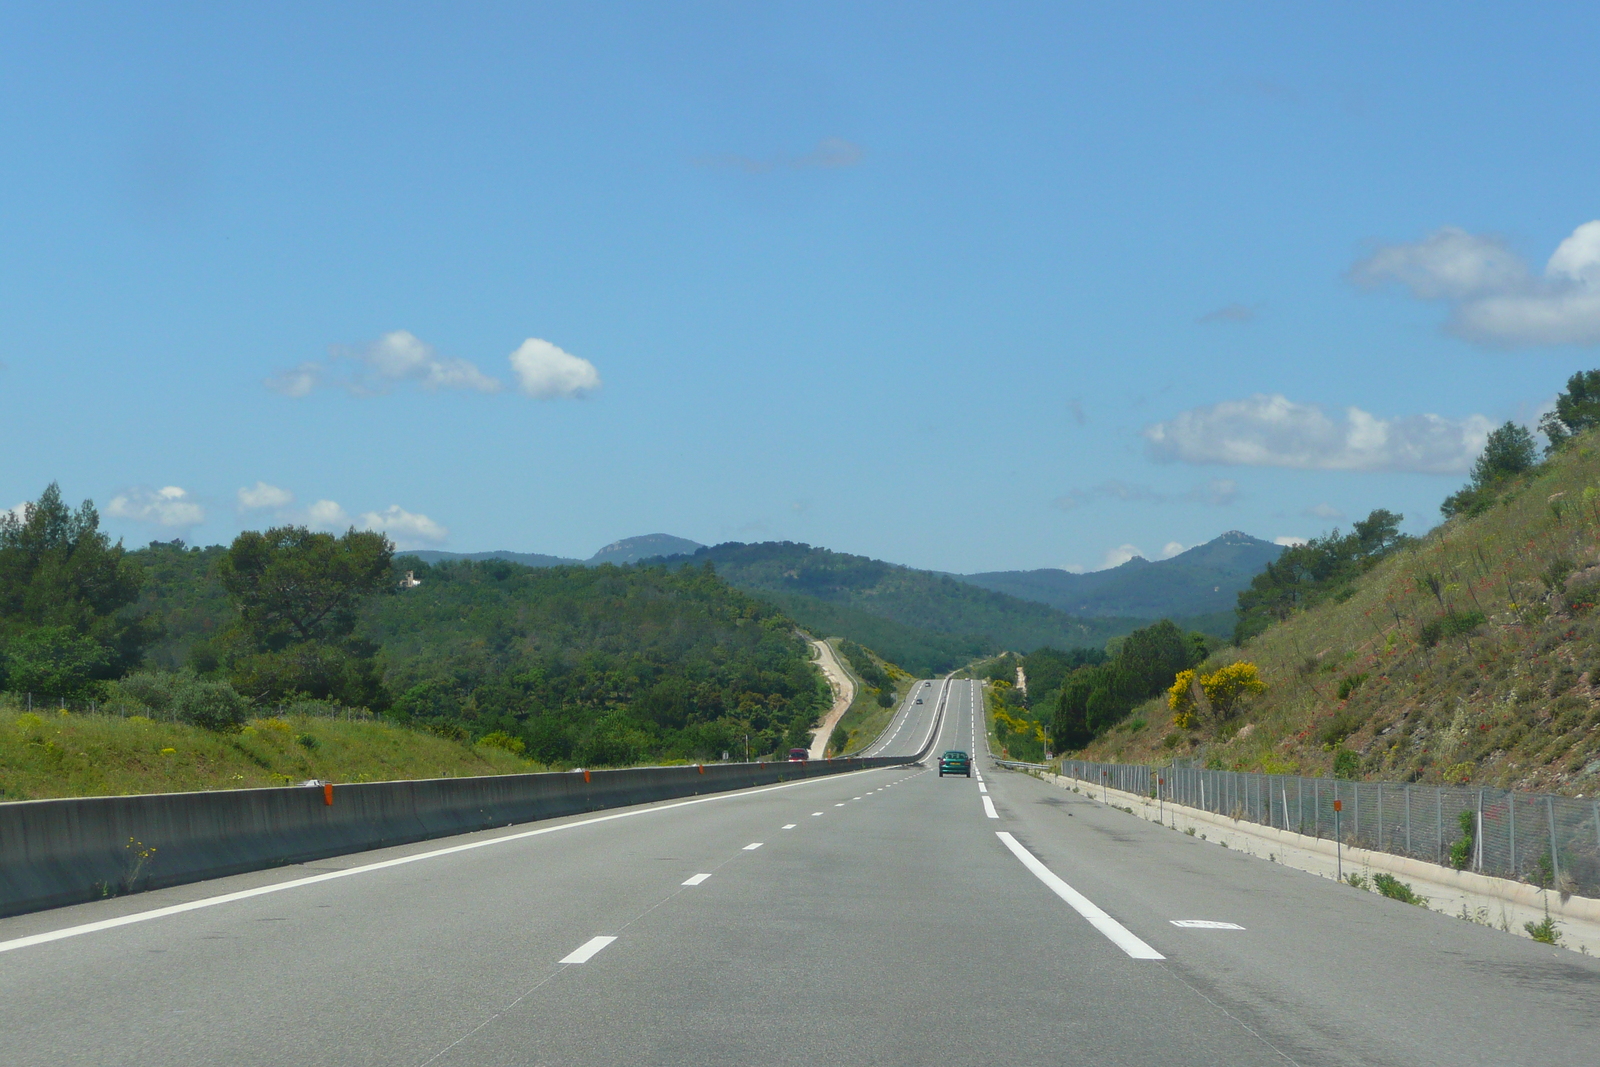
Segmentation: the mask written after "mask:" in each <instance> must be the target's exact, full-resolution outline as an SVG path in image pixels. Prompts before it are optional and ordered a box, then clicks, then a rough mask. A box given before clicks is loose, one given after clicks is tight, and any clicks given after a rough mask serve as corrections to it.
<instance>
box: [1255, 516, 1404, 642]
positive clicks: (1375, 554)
mask: <svg viewBox="0 0 1600 1067" xmlns="http://www.w3.org/2000/svg"><path fill="white" fill-rule="evenodd" d="M1404 518H1405V516H1404V515H1397V514H1395V513H1394V512H1392V511H1386V510H1384V509H1382V508H1379V509H1377V510H1375V511H1373V512H1372V513H1371V514H1370V515H1368V516H1367V517H1366V518H1364V519H1360V520H1358V521H1356V522H1355V523H1353V524H1352V526H1351V530H1350V532H1349V533H1347V534H1341V533H1340V532H1339V531H1338V530H1334V531H1333V532H1332V533H1330V534H1329V535H1328V536H1326V537H1318V538H1313V539H1312V540H1310V541H1307V542H1306V543H1305V544H1303V545H1294V546H1291V547H1290V548H1288V549H1286V550H1285V551H1284V553H1283V555H1281V556H1279V557H1278V558H1277V559H1276V560H1274V561H1272V562H1271V563H1269V564H1267V566H1266V568H1265V569H1264V570H1262V572H1261V573H1260V574H1258V575H1256V576H1255V578H1253V579H1252V580H1251V582H1250V586H1249V588H1247V589H1242V590H1240V591H1239V607H1238V621H1237V623H1235V625H1234V633H1233V639H1234V643H1235V644H1240V645H1242V644H1244V642H1245V641H1247V640H1249V639H1250V638H1252V637H1254V636H1255V635H1256V634H1258V633H1261V632H1262V631H1263V630H1265V629H1266V628H1267V627H1268V626H1270V625H1272V624H1273V623H1274V622H1281V621H1283V620H1284V619H1287V618H1288V617H1289V616H1290V615H1292V614H1293V613H1294V612H1296V611H1300V610H1302V609H1304V608H1308V607H1310V606H1312V605H1313V604H1318V603H1321V602H1322V601H1324V600H1327V599H1329V598H1332V597H1337V596H1340V595H1342V594H1344V593H1345V592H1346V591H1347V590H1349V589H1350V588H1351V583H1352V582H1354V581H1355V579H1356V578H1357V577H1359V576H1360V575H1362V574H1365V573H1366V572H1367V571H1369V570H1371V569H1372V568H1373V567H1374V566H1376V565H1377V563H1378V561H1379V560H1381V559H1382V558H1383V557H1384V556H1386V555H1388V554H1389V553H1390V552H1393V551H1394V550H1395V549H1396V548H1399V547H1400V546H1401V545H1403V544H1405V543H1406V542H1407V541H1408V540H1409V538H1408V537H1406V536H1405V535H1404V534H1402V533H1401V532H1400V522H1401V520H1402V519H1404Z"/></svg>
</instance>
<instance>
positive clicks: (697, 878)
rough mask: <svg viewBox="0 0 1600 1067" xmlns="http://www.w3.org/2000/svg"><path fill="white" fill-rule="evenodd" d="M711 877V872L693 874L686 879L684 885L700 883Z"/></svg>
mask: <svg viewBox="0 0 1600 1067" xmlns="http://www.w3.org/2000/svg"><path fill="white" fill-rule="evenodd" d="M710 877H711V876H710V875H709V874H696V875H691V876H690V877H688V878H686V879H684V882H683V884H684V885H699V884H700V883H701V882H703V881H705V880H706V879H707V878H710Z"/></svg>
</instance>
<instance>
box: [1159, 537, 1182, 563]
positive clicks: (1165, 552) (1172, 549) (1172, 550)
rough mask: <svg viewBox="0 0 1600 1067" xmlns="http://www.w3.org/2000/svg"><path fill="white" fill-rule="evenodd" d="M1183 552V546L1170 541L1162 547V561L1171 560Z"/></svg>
mask: <svg viewBox="0 0 1600 1067" xmlns="http://www.w3.org/2000/svg"><path fill="white" fill-rule="evenodd" d="M1182 551H1183V545H1181V544H1179V543H1178V542H1177V541H1168V542H1167V543H1166V544H1165V545H1164V546H1162V549H1161V558H1162V559H1171V558H1172V557H1173V556H1176V555H1177V554H1178V553H1179V552H1182Z"/></svg>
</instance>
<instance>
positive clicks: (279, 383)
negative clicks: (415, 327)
mask: <svg viewBox="0 0 1600 1067" xmlns="http://www.w3.org/2000/svg"><path fill="white" fill-rule="evenodd" d="M345 368H348V370H346V369H345ZM401 382H416V383H417V384H419V385H421V386H422V387H423V388H424V389H427V390H428V391H429V392H437V391H438V390H440V389H471V390H475V391H477V392H480V393H497V392H499V391H500V390H501V389H502V388H503V385H502V383H501V382H500V381H499V379H496V378H491V377H489V376H488V375H487V374H484V373H483V372H482V371H480V370H479V369H478V368H477V366H476V365H475V364H473V363H469V362H468V361H467V360H464V359H453V358H446V357H443V356H440V355H439V353H438V352H437V351H436V350H435V349H434V347H433V346H432V345H430V344H428V343H427V342H426V341H424V340H422V339H421V338H420V337H418V336H416V335H415V334H413V333H411V332H410V331H408V330H392V331H390V332H389V333H386V334H384V335H383V336H382V337H380V338H378V339H377V340H376V341H373V342H372V343H370V344H367V345H363V346H361V347H359V348H349V347H346V346H343V345H335V346H334V347H333V348H332V349H331V350H330V354H329V357H328V361H327V362H326V363H302V364H300V365H299V366H298V367H294V368H292V369H290V370H286V371H283V372H282V373H280V374H277V375H274V376H273V377H271V378H268V379H267V381H266V385H267V388H268V389H271V390H272V391H273V392H275V393H281V394H283V395H284V396H291V397H300V396H307V395H309V394H310V393H312V392H313V391H314V390H316V389H317V388H319V387H321V386H324V385H333V386H337V387H339V388H341V389H344V390H345V391H346V392H349V393H353V394H355V395H356V396H376V395H381V394H383V393H387V392H389V391H391V390H392V389H393V388H394V387H395V386H396V385H398V384H400V383H401Z"/></svg>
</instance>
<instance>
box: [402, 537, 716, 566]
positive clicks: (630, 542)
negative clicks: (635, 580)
mask: <svg viewBox="0 0 1600 1067" xmlns="http://www.w3.org/2000/svg"><path fill="white" fill-rule="evenodd" d="M704 547H705V546H704V545H702V544H701V543H700V542H698V541H691V540H689V539H688V538H687V537H674V536H672V535H671V534H664V533H656V534H644V535H643V536H641V537H624V538H623V539H622V540H620V541H613V542H611V543H610V544H609V545H606V546H605V547H604V548H602V549H601V550H600V551H598V552H596V553H595V554H594V555H592V556H590V557H589V558H588V559H569V558H568V557H566V556H546V555H543V554H541V553H538V552H508V551H497V552H439V551H434V550H431V549H430V550H426V551H422V552H401V553H397V554H398V555H402V556H415V557H417V558H418V559H420V560H421V561H422V562H424V563H439V562H441V561H443V560H451V559H470V560H478V561H481V560H486V559H503V560H506V561H507V562H510V563H520V564H522V565H523V566H524V567H576V566H584V567H598V566H600V564H602V563H614V564H616V565H617V566H619V567H620V566H621V565H622V564H624V563H637V562H639V561H640V560H642V559H651V558H653V557H655V556H681V555H687V554H689V553H691V552H694V551H696V550H697V549H701V548H704Z"/></svg>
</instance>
